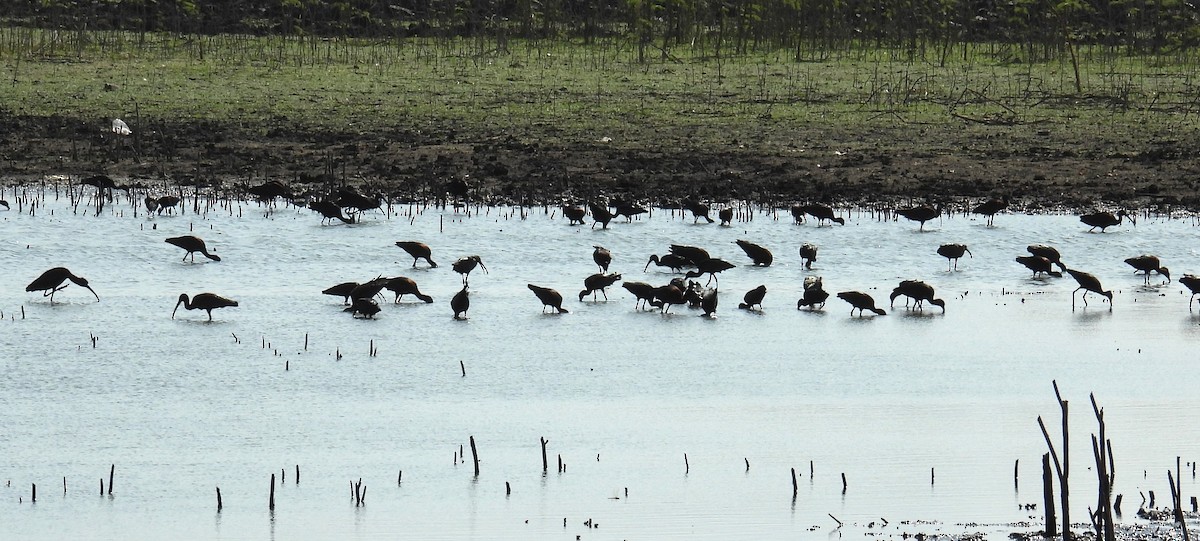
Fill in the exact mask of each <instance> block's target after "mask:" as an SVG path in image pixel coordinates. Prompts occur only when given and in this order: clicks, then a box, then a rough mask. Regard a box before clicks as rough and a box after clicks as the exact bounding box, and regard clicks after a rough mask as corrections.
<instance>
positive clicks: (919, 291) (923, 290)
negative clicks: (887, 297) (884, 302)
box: [891, 280, 946, 314]
mask: <svg viewBox="0 0 1200 541" xmlns="http://www.w3.org/2000/svg"><path fill="white" fill-rule="evenodd" d="M901 295H904V296H905V297H908V298H910V299H912V300H914V301H917V302H916V303H915V304H914V305H913V310H921V309H923V308H924V307H925V301H929V304H932V305H934V306H937V307H939V308H941V309H942V313H943V314H944V313H946V301H943V300H942V299H937V298H934V296H933V286H931V285H929V284H927V283H925V282H922V281H920V280H904V281H903V282H900V285H898V286H896V288H895V289H893V290H892V295H891V301H892V306H893V307H895V306H896V297H899V296H901ZM904 305H905V306H908V301H905V303H904Z"/></svg>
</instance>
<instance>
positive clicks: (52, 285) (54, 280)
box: [25, 267, 100, 304]
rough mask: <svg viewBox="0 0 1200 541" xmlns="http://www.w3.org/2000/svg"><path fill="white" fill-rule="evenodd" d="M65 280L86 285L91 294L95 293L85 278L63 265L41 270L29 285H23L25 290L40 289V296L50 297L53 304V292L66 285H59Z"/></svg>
mask: <svg viewBox="0 0 1200 541" xmlns="http://www.w3.org/2000/svg"><path fill="white" fill-rule="evenodd" d="M67 280H70V281H71V282H74V283H75V285H78V286H83V287H86V288H87V290H88V291H91V292H92V295H96V290H94V289H92V286H89V285H88V281H87V279H86V278H81V277H79V276H75V275H74V274H71V271H69V270H67V269H66V268H65V267H54V268H53V269H50V270H48V271H46V272H43V273H42V275H41V276H38V277H37V278H35V279H34V280H33V281H32V282H30V283H29V285H27V286H25V291H41V292H42V296H43V297H50V304H54V294H55V293H56V292H58V290H60V289H62V288H64V287H67V286H65V285H61V284H62V283H63V282H65V281H67ZM96 300H97V301H99V300H100V295H96Z"/></svg>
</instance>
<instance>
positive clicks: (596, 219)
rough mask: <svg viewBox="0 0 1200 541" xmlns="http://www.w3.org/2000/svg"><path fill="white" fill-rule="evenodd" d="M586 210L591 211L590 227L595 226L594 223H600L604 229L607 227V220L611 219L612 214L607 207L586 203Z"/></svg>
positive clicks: (593, 227)
mask: <svg viewBox="0 0 1200 541" xmlns="http://www.w3.org/2000/svg"><path fill="white" fill-rule="evenodd" d="M588 210H590V211H591V212H592V229H595V228H596V224H600V225H601V226H603V228H604V229H608V222H611V221H612V219H613V214H612V212H609V210H608V207H605V206H600V205H597V204H595V203H588Z"/></svg>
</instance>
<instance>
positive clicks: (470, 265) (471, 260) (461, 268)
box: [450, 255, 488, 289]
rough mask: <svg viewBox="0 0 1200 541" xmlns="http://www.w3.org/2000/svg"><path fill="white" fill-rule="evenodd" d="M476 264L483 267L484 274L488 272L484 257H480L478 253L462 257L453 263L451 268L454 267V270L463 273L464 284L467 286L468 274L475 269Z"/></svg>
mask: <svg viewBox="0 0 1200 541" xmlns="http://www.w3.org/2000/svg"><path fill="white" fill-rule="evenodd" d="M476 265H478V266H479V267H480V268H482V269H483V272H484V274H487V271H488V270H487V267H486V266H484V264H483V259H480V257H479V256H477V255H469V256H467V257H464V258H460V259H459V260H458V261H455V262H454V263H451V264H450V268H452V269H454V272H457V273H459V274H461V275H462V279H463V285H464V286H465V285H467V276H468V275H470V274H471V271H473V270H475V266H476ZM464 289H465V288H464Z"/></svg>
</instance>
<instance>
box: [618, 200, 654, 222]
mask: <svg viewBox="0 0 1200 541" xmlns="http://www.w3.org/2000/svg"><path fill="white" fill-rule="evenodd" d="M647 212H650V211H648V210H646V209H645V207H642V206H641V205H636V204H633V203H618V204H617V211H616V212H614V213H613V216H624V217H625V220H626V221H628V222H632V221H633V217H634V216H637V215H638V214H645V213H647Z"/></svg>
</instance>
